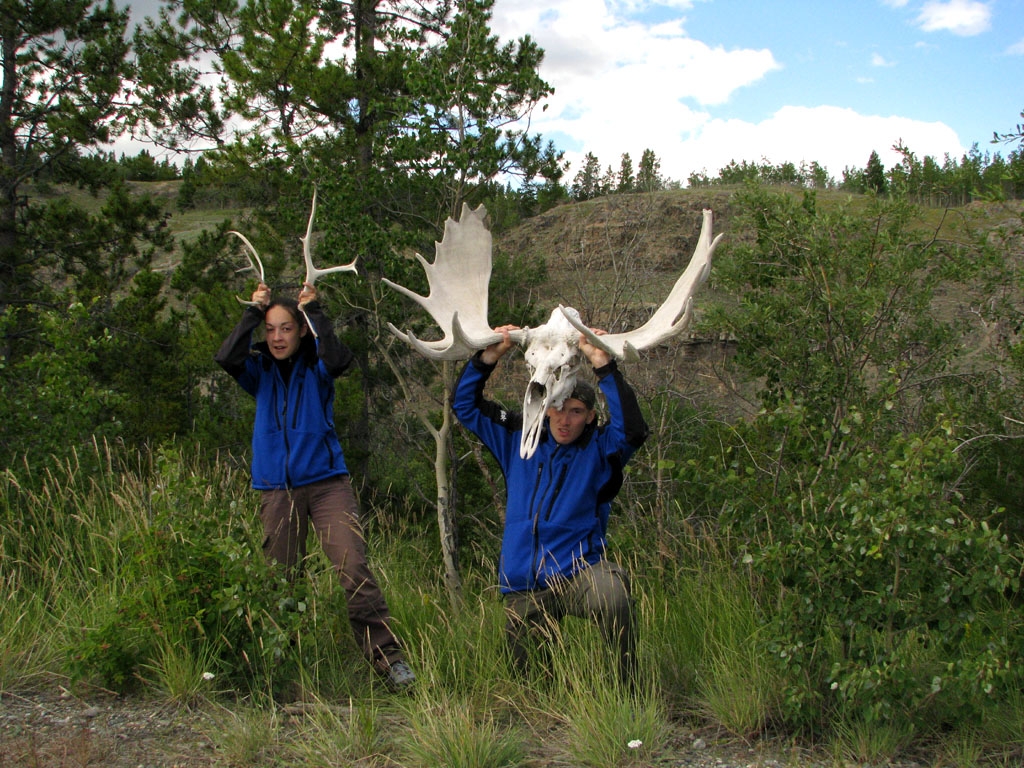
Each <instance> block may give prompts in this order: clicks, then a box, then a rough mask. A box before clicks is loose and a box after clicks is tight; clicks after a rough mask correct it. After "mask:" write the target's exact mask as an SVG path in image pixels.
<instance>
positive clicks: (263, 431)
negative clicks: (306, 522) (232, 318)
mask: <svg viewBox="0 0 1024 768" xmlns="http://www.w3.org/2000/svg"><path fill="white" fill-rule="evenodd" d="M305 314H306V317H307V318H308V319H309V322H310V323H311V325H312V326H313V329H314V330H315V331H316V335H314V334H313V333H307V334H306V335H305V336H304V337H303V339H302V343H301V344H300V346H299V350H298V352H296V354H295V355H294V356H293V357H292V358H291V359H290V360H287V361H278V360H275V359H274V357H273V356H272V355H271V354H270V351H269V349H268V348H267V344H266V342H262V341H261V342H257V343H255V344H253V343H252V332H253V330H255V329H256V327H257V326H258V325H259V324H260V323H262V322H263V320H264V311H263V309H261V308H259V307H252V306H250V307H246V309H245V312H244V313H243V316H242V320H241V321H240V322H239V324H238V325H237V326H236V327H235V329H234V330H233V331H232V332H231V335H230V336H228V338H227V339H225V340H224V343H223V344H222V345H221V348H220V349H219V350H218V352H217V354H216V355H215V356H214V359H215V360H216V361H217V363H218V364H219V365H220V366H221V367H222V368H223V369H224V370H225V371H227V372H228V373H229V374H231V376H233V377H234V379H235V380H236V381H237V382H238V383H239V385H240V386H241V387H242V389H244V390H245V391H246V392H248V393H249V394H250V395H252V396H253V397H254V398H255V399H256V420H255V423H254V424H253V431H252V487H253V488H255V489H256V490H275V489H284V488H298V487H301V486H304V485H309V484H310V483H315V482H318V481H320V480H325V479H327V478H329V477H335V476H338V475H347V474H348V468H347V467H346V465H345V456H344V454H343V453H342V450H341V442H340V441H339V440H338V435H337V432H336V430H335V426H334V379H335V378H336V377H338V376H340V375H341V374H342V373H344V372H345V370H347V369H348V368H349V366H351V364H352V360H353V356H352V352H351V350H349V348H348V347H346V346H345V345H344V344H342V343H341V341H339V339H338V337H337V336H335V334H334V329H333V327H332V325H331V322H330V320H328V319H327V317H326V316H325V315H324V313H323V310H322V309H321V307H320V305H319V302H316V301H311V302H310V303H309V304H307V305H306V306H305Z"/></svg>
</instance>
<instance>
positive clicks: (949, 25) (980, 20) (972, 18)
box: [917, 0, 992, 37]
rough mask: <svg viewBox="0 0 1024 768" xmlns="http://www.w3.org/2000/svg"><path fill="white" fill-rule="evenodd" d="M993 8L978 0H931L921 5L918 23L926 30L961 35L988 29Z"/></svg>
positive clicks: (978, 33)
mask: <svg viewBox="0 0 1024 768" xmlns="http://www.w3.org/2000/svg"><path fill="white" fill-rule="evenodd" d="M991 21H992V9H991V8H989V6H988V5H987V4H986V3H981V2H977V0H948V2H943V0H929V1H928V2H926V3H925V4H924V5H923V6H922V7H921V13H920V15H918V17H917V23H918V25H919V26H920V27H921V29H923V30H924V31H925V32H942V31H945V32H952V33H953V34H954V35H960V36H961V37H971V36H973V35H980V34H981V33H982V32H985V31H986V30H988V28H989V27H990V26H991Z"/></svg>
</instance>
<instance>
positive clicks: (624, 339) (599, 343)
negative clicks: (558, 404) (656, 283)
mask: <svg viewBox="0 0 1024 768" xmlns="http://www.w3.org/2000/svg"><path fill="white" fill-rule="evenodd" d="M712 229H713V225H712V213H711V211H710V210H707V209H705V210H704V219H703V222H702V223H701V228H700V235H699V237H698V238H697V247H696V249H695V250H694V252H693V256H692V257H690V263H689V265H687V267H686V269H685V270H684V271H683V274H682V275H680V276H679V279H678V280H676V284H675V285H674V286H673V287H672V291H671V292H670V293H669V295H668V298H667V299H665V301H664V303H663V304H662V305H661V306H660V307H658V310H657V311H656V312H655V313H654V314H653V315H652V316H651V319H650V320H648V321H647V322H646V323H644V324H643V325H642V326H640V327H639V328H636V329H634V330H632V331H627V332H625V333H609V334H605V335H604V336H598V335H597V334H595V333H594V332H593V331H591V330H590V329H589V328H587V327H586V326H585V325H584V324H583V323H582V322H580V319H579V317H578V316H576V315H574V314H572V313H571V312H567V311H566V309H565V308H564V307H562V306H561V305H559V308H560V309H561V310H562V314H564V315H565V316H566V319H568V321H569V322H570V323H571V324H572V325H573V327H575V328H576V330H578V331H579V332H580V333H582V334H583V335H584V336H586V337H587V340H588V341H590V343H591V344H593V345H594V346H596V347H600V348H601V349H603V350H604V351H605V352H607V353H608V354H609V355H611V356H612V357H615V358H617V359H619V360H628V361H633V360H636V359H637V358H638V357H639V353H640V352H642V351H643V350H645V349H650V348H651V347H653V346H655V345H657V344H660V343H661V342H663V341H666V340H668V339H670V338H672V337H673V336H676V335H678V334H680V333H682V332H683V331H684V330H685V329H686V327H687V326H688V325H689V324H690V320H692V319H693V294H694V293H695V292H696V291H697V289H698V288H699V287H700V286H701V284H702V283H703V282H704V281H705V280H707V279H708V275H709V274H710V273H711V255H712V254H713V253H714V252H715V247H716V246H717V245H718V241H719V240H721V239H722V235H721V234H719V235H718V236H716V237H714V238H712V236H711V233H712Z"/></svg>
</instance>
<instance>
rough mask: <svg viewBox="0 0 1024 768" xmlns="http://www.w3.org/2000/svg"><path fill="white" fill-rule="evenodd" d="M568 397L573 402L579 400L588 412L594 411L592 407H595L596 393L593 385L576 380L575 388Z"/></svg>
mask: <svg viewBox="0 0 1024 768" xmlns="http://www.w3.org/2000/svg"><path fill="white" fill-rule="evenodd" d="M569 397H571V398H573V399H574V400H579V401H580V402H581V403H583V404H584V405H585V406H587V408H588V409H589V410H591V411H592V410H594V406H595V405H597V391H596V390H595V389H594V387H593V385H592V384H590V383H589V382H586V381H581V380H579V379H577V380H576V387H575V388H574V389H573V391H572V394H571V395H569Z"/></svg>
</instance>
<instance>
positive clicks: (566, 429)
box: [548, 397, 597, 445]
mask: <svg viewBox="0 0 1024 768" xmlns="http://www.w3.org/2000/svg"><path fill="white" fill-rule="evenodd" d="M595 416H597V411H593V410H591V409H590V408H587V404H586V403H584V402H583V401H582V400H577V399H576V398H575V397H568V398H566V400H565V402H564V403H562V407H561V408H560V409H557V410H556V409H554V408H548V428H549V429H550V430H551V436H552V437H553V438H555V442H556V443H558V444H559V445H569V443H573V442H575V441H576V439H577V438H578V437H579V436H580V435H582V434H583V429H584V427H586V426H587V424H589V423H590V422H592V421H593V420H594V417H595Z"/></svg>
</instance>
